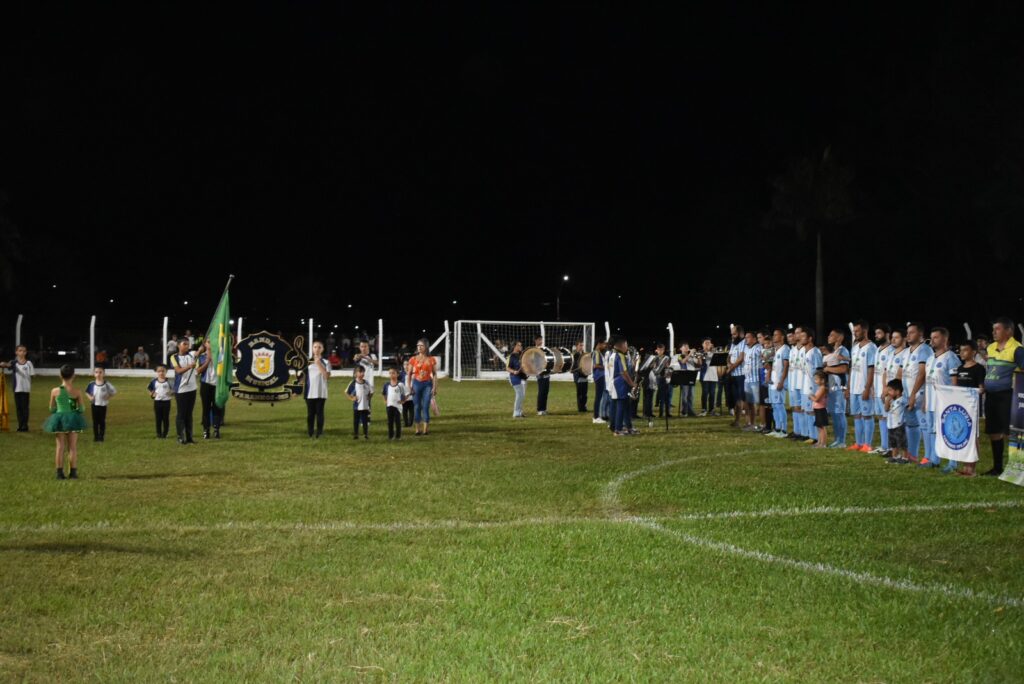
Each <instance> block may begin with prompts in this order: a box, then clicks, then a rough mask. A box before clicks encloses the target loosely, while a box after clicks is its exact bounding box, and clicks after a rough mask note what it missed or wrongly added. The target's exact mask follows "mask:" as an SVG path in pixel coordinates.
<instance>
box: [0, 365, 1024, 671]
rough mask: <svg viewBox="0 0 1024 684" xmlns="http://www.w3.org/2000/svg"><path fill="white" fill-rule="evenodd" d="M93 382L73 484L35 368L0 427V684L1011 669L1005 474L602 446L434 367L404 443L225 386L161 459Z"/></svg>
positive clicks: (127, 402)
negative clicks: (100, 415)
mask: <svg viewBox="0 0 1024 684" xmlns="http://www.w3.org/2000/svg"><path fill="white" fill-rule="evenodd" d="M114 382H115V384H116V385H117V386H118V388H119V389H120V390H121V394H120V395H118V396H117V397H116V398H115V400H114V401H113V402H112V405H111V408H110V414H109V418H108V437H107V441H106V442H105V443H103V444H94V443H93V442H92V439H91V435H83V437H84V439H83V442H82V447H81V450H80V451H81V454H80V464H79V466H80V471H81V476H82V479H81V480H80V481H77V482H57V481H55V480H54V479H53V464H52V461H53V439H52V437H50V436H47V435H43V434H41V433H40V432H39V431H38V425H39V424H41V423H42V420H43V418H44V417H45V410H44V408H43V407H44V404H45V395H46V392H48V390H49V387H50V385H51V384H52V383H51V382H50V381H49V379H43V378H39V379H37V380H36V383H35V384H36V392H35V394H34V396H33V416H34V417H33V430H34V432H32V433H30V434H27V435H26V434H14V433H11V434H4V435H0V485H2V489H0V598H2V601H0V680H3V681H22V680H25V681H45V682H52V681H76V680H88V681H102V682H110V681H145V680H160V681H210V682H223V681H239V680H246V681H288V680H296V681H337V680H368V681H376V680H428V681H436V680H455V681H481V680H529V681H546V680H570V681H609V680H610V681H663V680H677V681H723V682H735V681H771V682H775V681H794V682H795V681H801V682H803V681H867V682H882V681H884V682H921V681H950V682H952V681H955V682H963V681H977V682H998V681H1021V679H1022V677H1024V675H1022V673H1024V572H1022V570H1024V491H1022V490H1020V489H1018V488H1015V487H1013V486H1012V485H1009V484H1006V483H1004V482H998V481H994V480H991V479H988V478H978V479H975V480H963V479H961V478H956V477H952V476H943V475H941V474H939V473H937V472H921V471H918V470H916V469H914V468H911V467H897V466H887V465H885V464H884V463H882V462H881V460H880V459H878V458H877V457H872V456H865V455H853V454H850V453H847V452H834V451H830V452H826V453H823V452H815V451H812V450H810V449H809V448H808V447H805V446H804V445H797V444H792V443H790V442H788V441H783V442H781V443H780V442H779V441H776V440H772V439H769V438H765V437H761V436H754V435H748V434H740V433H737V432H735V431H731V430H730V429H729V428H728V427H727V426H726V424H725V423H726V419H722V418H714V419H697V420H682V421H673V422H672V424H671V431H670V432H669V433H668V434H665V433H664V431H663V428H661V427H659V428H658V429H655V430H645V434H643V435H642V436H640V437H638V438H634V439H627V438H618V439H616V438H612V437H611V436H610V435H609V434H608V431H607V430H606V429H603V428H602V427H599V426H594V425H592V424H591V423H590V420H589V417H585V416H584V417H580V416H578V415H576V414H575V411H574V397H573V389H572V387H571V385H569V384H568V383H554V384H553V387H552V399H551V407H552V409H553V411H554V413H555V414H554V415H551V416H548V417H545V418H537V417H531V418H529V419H527V420H525V421H519V422H513V421H512V420H510V419H509V417H508V416H509V415H510V414H511V403H512V392H511V390H510V389H509V388H508V386H507V385H505V384H503V383H463V384H461V385H453V384H451V383H447V382H445V383H443V384H442V387H441V396H440V401H441V405H442V409H443V411H444V415H442V416H441V417H440V418H439V419H435V423H434V425H433V434H432V435H431V436H430V437H428V438H425V439H413V438H412V437H411V435H408V436H407V437H406V438H405V439H403V440H402V441H401V442H400V443H389V442H388V441H387V440H386V422H385V421H384V414H383V411H382V410H381V409H382V405H381V401H380V398H379V397H378V399H377V400H375V414H374V415H375V419H376V420H375V421H374V423H373V425H372V427H371V439H370V441H369V442H364V441H362V440H360V441H359V442H355V441H353V440H352V437H351V408H350V405H349V404H348V402H345V401H343V400H342V399H341V398H340V394H341V392H340V390H341V387H340V383H339V384H335V385H334V386H333V388H332V389H333V392H334V398H332V399H331V400H330V401H329V402H328V423H327V428H328V434H327V435H325V437H324V438H323V439H321V440H319V441H318V442H313V441H310V440H309V439H308V438H306V437H305V408H304V406H303V404H302V403H301V401H292V402H290V403H286V404H282V405H279V406H276V407H273V408H272V407H270V406H265V405H254V406H248V405H246V404H244V403H242V402H238V401H233V402H232V403H231V404H230V405H229V407H228V426H227V427H226V428H225V429H224V438H223V439H222V440H220V441H219V442H213V441H211V442H201V443H200V444H198V445H196V446H191V447H181V446H179V445H178V444H176V443H175V442H174V440H173V438H171V439H168V440H164V441H158V440H156V439H155V437H153V436H152V434H153V431H154V430H153V427H152V414H151V408H150V404H149V401H148V398H147V397H146V396H145V393H144V390H143V387H144V384H145V383H144V382H143V381H142V380H127V379H114ZM533 389H534V388H533V386H531V387H530V397H529V399H532V397H533ZM987 460H988V454H987V445H986V447H985V452H984V455H983V462H982V464H980V467H981V468H985V467H987V466H988V464H987ZM677 461H678V462H677ZM668 462H671V463H670V464H668V465H664V466H662V467H652V466H655V465H657V464H663V463H668ZM645 468H648V470H645V471H643V472H641V473H640V474H636V475H635V476H633V477H624V476H626V475H628V474H630V473H636V471H640V470H641V469H645ZM615 483H619V484H618V485H616V484H615ZM975 502H984V503H985V504H986V505H985V506H982V507H978V508H969V509H953V508H939V509H934V510H927V511H913V512H899V511H889V512H876V511H871V512H853V513H844V512H835V511H832V512H829V511H828V510H826V511H819V512H813V513H808V512H806V511H805V512H804V514H791V515H767V516H761V517H711V518H701V517H700V515H699V514H704V513H713V512H718V513H726V512H732V511H763V510H765V509H791V508H793V509H807V508H813V507H820V506H827V507H844V506H857V507H863V508H869V509H874V508H878V507H894V506H904V505H911V506H913V505H924V506H946V505H952V504H959V503H975ZM988 504H991V505H988ZM483 523H493V524H483ZM737 547H738V548H739V549H742V551H738V550H737ZM747 552H758V553H760V554H762V555H761V556H760V557H759V558H753V557H750V556H749V555H744V553H747ZM790 561H799V562H806V563H810V564H818V565H815V566H813V567H811V566H807V565H799V564H794V563H791V562H790ZM840 571H845V572H850V573H857V574H856V575H855V576H848V575H841V574H839V572H840ZM890 581H901V582H904V583H905V584H904V585H903V588H894V587H892V586H887V582H890ZM965 590H970V591H971V592H973V593H971V594H965V593H964V592H965Z"/></svg>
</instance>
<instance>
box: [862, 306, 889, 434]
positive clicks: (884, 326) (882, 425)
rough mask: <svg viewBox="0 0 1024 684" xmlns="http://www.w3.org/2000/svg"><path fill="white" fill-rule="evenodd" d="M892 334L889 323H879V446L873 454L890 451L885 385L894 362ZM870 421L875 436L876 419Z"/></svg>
mask: <svg viewBox="0 0 1024 684" xmlns="http://www.w3.org/2000/svg"><path fill="white" fill-rule="evenodd" d="M891 334H892V328H890V327H889V324H888V323H878V324H877V325H875V347H876V348H877V350H878V351H877V353H876V354H875V372H874V380H875V383H874V384H875V387H874V403H875V409H874V415H876V416H878V435H879V446H878V448H877V449H875V450H874V451H873V452H872V453H875V454H885V453H888V451H889V423H888V421H887V420H886V419H885V401H884V400H885V385H886V383H887V382H889V380H888V379H887V378H886V371H887V370H888V368H889V361H891V360H892V350H893V347H892V343H890V342H889V336H890V335H891ZM868 421H869V422H870V423H871V424H870V425H868V426H867V428H866V429H867V430H868V434H869V435H872V436H873V435H874V431H875V430H874V418H869V419H868ZM868 445H869V446H870V445H871V441H870V440H869V441H868Z"/></svg>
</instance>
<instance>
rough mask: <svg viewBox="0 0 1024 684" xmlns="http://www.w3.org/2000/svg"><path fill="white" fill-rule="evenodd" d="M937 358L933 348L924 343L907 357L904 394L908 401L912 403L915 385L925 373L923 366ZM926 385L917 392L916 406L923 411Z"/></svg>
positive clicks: (904, 367) (904, 371)
mask: <svg viewBox="0 0 1024 684" xmlns="http://www.w3.org/2000/svg"><path fill="white" fill-rule="evenodd" d="M933 356H935V354H934V353H932V348H931V347H929V346H928V345H927V344H924V343H923V342H922V343H921V344H919V345H917V346H916V347H914V348H913V349H911V350H910V353H909V354H908V355H907V360H906V362H905V363H904V364H903V394H904V396H906V397H907V401H908V402H909V401H910V395H911V393H913V391H914V383H915V382H917V378H918V376H920V375H921V374H922V373H924V372H925V369H924V368H922V366H927V365H928V359H930V358H932V357H933ZM924 385H925V383H924V382H922V383H921V389H919V390H918V391H917V398H916V400H915V404H916V407H917V409H918V410H922V409H923V408H924V405H923V404H922V403H921V402H922V401H924Z"/></svg>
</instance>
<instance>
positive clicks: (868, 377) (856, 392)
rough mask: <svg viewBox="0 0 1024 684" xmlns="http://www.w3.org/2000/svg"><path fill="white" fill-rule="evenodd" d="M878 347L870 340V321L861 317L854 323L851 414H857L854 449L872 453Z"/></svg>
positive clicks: (854, 415) (850, 392)
mask: <svg viewBox="0 0 1024 684" xmlns="http://www.w3.org/2000/svg"><path fill="white" fill-rule="evenodd" d="M877 362H878V347H876V346H875V343H874V342H872V341H871V340H869V339H868V323H867V321H865V320H863V319H861V320H858V321H855V322H854V324H853V348H852V349H851V351H850V384H849V388H848V389H847V394H848V395H849V397H850V413H852V414H853V434H854V438H853V439H854V442H853V447H852V448H853V449H854V450H856V451H861V452H863V453H865V454H870V453H871V441H872V440H873V439H874V437H875V435H874V432H875V420H874V414H875V398H874V393H875V365H876V364H877Z"/></svg>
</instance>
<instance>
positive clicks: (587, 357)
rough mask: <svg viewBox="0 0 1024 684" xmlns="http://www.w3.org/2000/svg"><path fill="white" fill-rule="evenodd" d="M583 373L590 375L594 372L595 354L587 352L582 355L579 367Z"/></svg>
mask: <svg viewBox="0 0 1024 684" xmlns="http://www.w3.org/2000/svg"><path fill="white" fill-rule="evenodd" d="M578 370H579V372H580V373H581V374H582V375H590V374H591V373H593V372H594V354H592V353H591V352H587V353H586V354H583V355H582V356H580V365H579V368H578Z"/></svg>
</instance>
